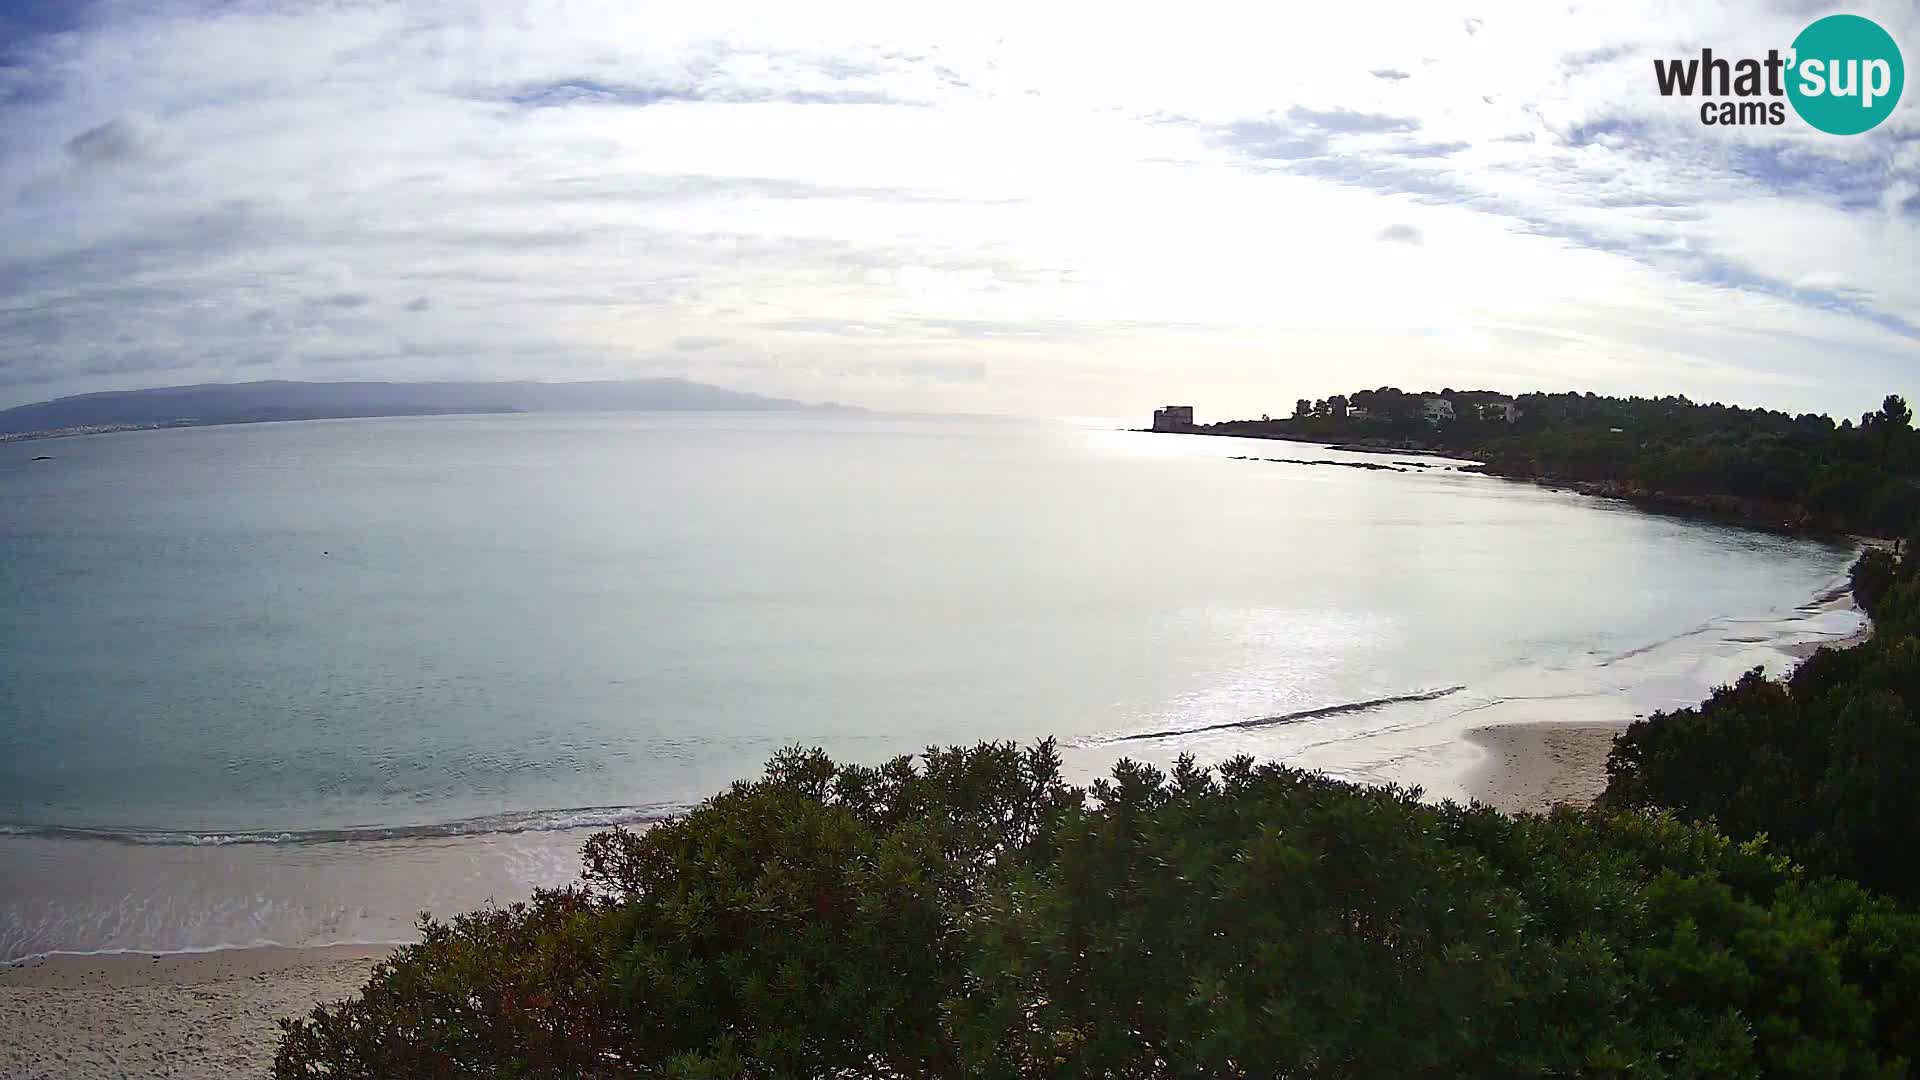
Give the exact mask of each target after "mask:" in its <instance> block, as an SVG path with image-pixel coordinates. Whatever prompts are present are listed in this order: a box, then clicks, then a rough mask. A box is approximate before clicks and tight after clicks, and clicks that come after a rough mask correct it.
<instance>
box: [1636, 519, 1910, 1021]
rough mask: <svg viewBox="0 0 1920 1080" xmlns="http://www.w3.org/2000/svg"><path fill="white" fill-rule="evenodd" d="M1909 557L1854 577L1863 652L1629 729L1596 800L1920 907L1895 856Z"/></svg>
mask: <svg viewBox="0 0 1920 1080" xmlns="http://www.w3.org/2000/svg"><path fill="white" fill-rule="evenodd" d="M1915 550H1916V549H1915V548H1914V547H1913V546H1912V545H1908V555H1907V556H1906V557H1905V558H1904V559H1897V560H1896V559H1895V558H1894V556H1892V555H1890V554H1889V553H1887V552H1884V551H1869V552H1868V553H1866V554H1865V555H1864V556H1863V557H1862V558H1861V559H1860V561H1859V563H1858V564H1856V565H1855V567H1854V570H1853V587H1854V592H1855V596H1856V598H1857V599H1858V600H1859V601H1860V604H1861V606H1862V607H1864V608H1866V609H1867V611H1868V612H1869V613H1871V614H1872V616H1873V624H1874V637H1873V639H1872V640H1871V641H1869V642H1867V643H1866V644H1864V645H1861V646H1858V647H1856V648H1852V649H1845V650H1836V649H1825V650H1822V651H1820V652H1819V653H1816V654H1815V655H1814V656H1813V657H1812V658H1811V659H1809V660H1808V661H1807V662H1806V663H1804V664H1802V665H1801V666H1800V667H1799V669H1798V670H1796V671H1795V672H1794V673H1793V676H1792V678H1790V679H1788V680H1787V681H1786V682H1784V683H1776V682H1770V681H1768V680H1767V679H1764V678H1762V677H1761V675H1760V673H1759V672H1758V671H1755V672H1751V673H1749V674H1748V675H1747V676H1746V677H1745V678H1742V679H1741V680H1740V681H1739V682H1738V683H1737V684H1735V685H1734V686H1731V687H1725V688H1722V689H1721V690H1719V691H1717V692H1716V693H1715V694H1714V695H1713V697H1712V698H1710V699H1708V700H1707V701H1706V702H1704V703H1702V704H1701V705H1699V706H1698V707H1696V708H1692V709H1682V710H1679V711H1677V712H1673V713H1665V714H1656V715H1654V716H1651V717H1649V718H1647V719H1646V720H1642V721H1639V722H1637V723H1635V724H1634V725H1633V726H1632V727H1631V728H1629V729H1628V730H1627V731H1626V733H1625V734H1624V735H1622V736H1621V737H1620V738H1619V739H1618V740H1617V741H1616V742H1615V745H1614V751H1613V756H1612V758H1611V759H1610V761H1609V762H1608V765H1607V774H1608V784H1607V790H1606V793H1605V795H1604V796H1603V797H1602V800H1603V802H1604V803H1605V804H1606V805H1608V806H1612V807H1616V808H1621V809H1632V808H1642V807H1656V806H1657V807H1665V808H1669V809H1671V810H1673V811H1674V812H1676V813H1678V814H1680V815H1682V816H1685V817H1688V818H1692V819H1695V820H1699V821H1705V822H1711V823H1713V824H1714V825H1715V826H1717V827H1718V828H1720V829H1723V830H1725V831H1726V832H1727V833H1728V834H1729V835H1730V836H1732V837H1734V838H1735V839H1745V838H1748V837H1759V836H1765V837H1767V838H1768V839H1769V840H1770V841H1771V842H1772V843H1774V844H1775V845H1778V846H1779V847H1780V848H1781V849H1783V850H1784V851H1786V852H1789V853H1791V854H1792V856H1793V857H1794V858H1795V859H1797V860H1799V861H1801V862H1802V863H1804V864H1805V865H1806V866H1807V867H1808V868H1809V869H1810V870H1813V871H1817V872H1820V873H1828V874H1838V875H1844V876H1846V877H1850V878H1853V879H1855V880H1857V881H1859V882H1861V883H1862V884H1864V885H1866V886H1868V887H1870V888H1873V889H1877V890H1880V891H1883V892H1886V893H1888V894H1890V895H1892V896H1894V897H1896V898H1898V899H1900V900H1902V901H1903V902H1905V903H1908V904H1916V903H1920V862H1915V861H1914V860H1913V859H1912V858H1911V857H1910V855H1909V854H1908V852H1907V851H1906V850H1905V845H1906V844H1908V843H1910V842H1912V840H1913V838H1915V837H1916V836H1920V722H1916V721H1915V720H1914V708H1915V706H1916V705H1920V636H1916V634H1920V560H1917V559H1916V557H1915V554H1914V552H1915ZM1907 962H1908V963H1911V964H1914V965H1916V966H1920V956H1915V957H1910V958H1909V959H1908V961H1907ZM1916 1001H1920V999H1916Z"/></svg>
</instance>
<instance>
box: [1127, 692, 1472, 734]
mask: <svg viewBox="0 0 1920 1080" xmlns="http://www.w3.org/2000/svg"><path fill="white" fill-rule="evenodd" d="M1465 689H1466V687H1464V686H1448V687H1443V688H1442V689H1439V690H1423V691H1421V692H1419V693H1417V694H1397V695H1395V696H1393V697H1383V698H1369V699H1368V700H1366V701H1348V702H1343V703H1341V704H1339V705H1322V706H1321V707H1319V708H1317V709H1302V710H1300V711H1299V712H1290V713H1281V714H1280V715H1278V716H1256V717H1254V718H1253V719H1251V720H1228V721H1225V722H1222V723H1218V724H1202V725H1200V726H1198V727H1190V728H1169V729H1167V730H1166V731H1142V732H1136V733H1134V734H1132V735H1116V736H1113V737H1112V738H1109V739H1106V740H1104V741H1105V742H1108V743H1122V742H1138V741H1140V740H1143V739H1171V738H1175V737H1178V736H1181V735H1199V734H1203V733H1205V732H1209V731H1230V730H1234V729H1239V728H1262V727H1273V726H1275V725H1278V724H1297V723H1299V722H1300V721H1302V720H1318V719H1319V718H1321V717H1323V716H1339V715H1341V714H1343V713H1356V712H1365V711H1367V710H1368V709H1378V708H1383V707H1385V706H1388V705H1400V704H1403V703H1405V702H1410V701H1434V700H1436V699H1439V698H1443V697H1446V696H1447V695H1449V694H1457V693H1459V692H1460V691H1462V690H1465Z"/></svg>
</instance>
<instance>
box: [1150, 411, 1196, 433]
mask: <svg viewBox="0 0 1920 1080" xmlns="http://www.w3.org/2000/svg"><path fill="white" fill-rule="evenodd" d="M1153 430H1155V431H1191V430H1193V406H1191V405H1168V406H1167V407H1166V408H1163V409H1155V410H1153Z"/></svg>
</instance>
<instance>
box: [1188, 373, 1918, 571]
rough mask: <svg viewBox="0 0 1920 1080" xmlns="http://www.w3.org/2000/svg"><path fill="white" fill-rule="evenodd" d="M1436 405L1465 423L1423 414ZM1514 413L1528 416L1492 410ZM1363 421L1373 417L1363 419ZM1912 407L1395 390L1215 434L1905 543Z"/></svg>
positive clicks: (1911, 504)
mask: <svg viewBox="0 0 1920 1080" xmlns="http://www.w3.org/2000/svg"><path fill="white" fill-rule="evenodd" d="M1429 397H1444V398H1447V399H1448V400H1449V401H1451V402H1453V404H1454V408H1453V418H1452V419H1451V420H1443V421H1440V422H1438V423H1434V422H1432V421H1430V420H1428V419H1427V418H1426V417H1424V416H1423V414H1422V404H1423V402H1424V401H1425V400H1426V399H1427V398H1429ZM1509 400H1510V401H1511V402H1512V403H1513V405H1514V406H1515V408H1516V410H1517V416H1516V417H1515V419H1513V420H1512V421H1511V422H1509V421H1508V419H1507V418H1506V416H1505V414H1504V412H1495V411H1493V410H1490V409H1488V408H1487V406H1490V405H1492V404H1494V403H1496V402H1505V401H1509ZM1362 412H1363V413H1364V414H1365V415H1364V417H1363V416H1361V415H1359V414H1360V413H1362ZM1912 422H1913V411H1912V409H1911V408H1910V407H1909V406H1908V404H1907V402H1906V400H1905V399H1904V398H1901V397H1900V396H1898V395H1889V396H1888V397H1887V398H1886V400H1885V401H1884V402H1883V403H1882V404H1881V407H1880V408H1879V409H1877V410H1874V411H1872V412H1868V413H1865V414H1863V415H1862V416H1861V417H1860V419H1859V421H1858V422H1857V423H1856V422H1855V421H1853V420H1851V419H1847V420H1841V421H1840V422H1838V423H1836V422H1835V421H1834V420H1833V419H1832V418H1831V417H1827V416H1823V415H1817V414H1813V413H1801V414H1798V415H1793V414H1789V413H1785V412H1779V411H1775V410H1770V409H1745V408H1741V407H1739V406H1733V405H1722V404H1719V403H1712V404H1701V403H1698V402H1694V401H1691V400H1689V399H1687V398H1686V397H1684V396H1672V397H1660V398H1639V397H1629V398H1618V397H1604V396H1600V395H1596V394H1592V393H1586V394H1579V393H1564V394H1544V393H1537V394H1522V395H1520V396H1518V397H1515V398H1511V399H1509V398H1506V397H1505V396H1504V395H1501V394H1499V393H1497V392H1494V391H1487V390H1474V391H1455V390H1452V389H1443V390H1440V391H1437V392H1435V393H1433V394H1426V393H1406V392H1403V391H1401V390H1398V389H1396V388H1394V387H1381V388H1379V389H1377V390H1364V391H1359V392H1357V393H1354V394H1352V395H1338V394H1336V395H1334V396H1332V397H1330V398H1327V399H1323V400H1320V401H1307V400H1305V399H1302V400H1301V401H1300V402H1297V403H1296V406H1295V413H1294V415H1293V416H1292V417H1288V418H1284V419H1278V420H1275V419H1270V418H1269V419H1262V420H1252V421H1226V422H1223V423H1219V424H1213V425H1208V426H1207V427H1206V428H1205V430H1206V431H1208V432H1211V433H1215V434H1223V435H1249V436H1255V437H1268V438H1292V439H1306V440H1312V441H1325V442H1365V441H1374V442H1379V443H1382V444H1384V445H1398V446H1410V447H1419V448H1426V449H1433V450H1438V451H1442V452H1447V453H1452V454H1456V455H1459V456H1462V457H1468V458H1472V459H1474V460H1477V461H1480V462H1483V463H1484V465H1483V471H1486V472H1489V473H1492V474H1494V475H1498V476H1508V477H1514V478H1518V479H1531V480H1544V481H1549V482H1557V483H1566V484H1577V485H1581V486H1583V487H1586V488H1587V489H1589V490H1594V491H1597V492H1600V493H1603V494H1612V495H1620V496H1623V497H1627V498H1633V499H1639V500H1642V501H1646V502H1651V503H1656V504H1664V505H1667V506H1670V507H1673V508H1677V509H1695V510H1699V511H1703V512H1709V513H1716V514H1721V515H1725V516H1730V517H1735V518H1740V519H1743V520H1746V521H1749V522H1752V523H1754V524H1766V525H1780V526H1788V527H1794V528H1805V529H1820V530H1829V531H1840V532H1851V533H1862V534H1869V535H1875V536H1886V537H1899V536H1904V535H1905V531H1906V528H1907V526H1908V523H1909V522H1911V521H1912V520H1913V519H1914V517H1915V514H1916V512H1917V511H1920V489H1917V487H1916V481H1917V479H1920V439H1917V438H1916V437H1915V433H1914V430H1913V423H1912Z"/></svg>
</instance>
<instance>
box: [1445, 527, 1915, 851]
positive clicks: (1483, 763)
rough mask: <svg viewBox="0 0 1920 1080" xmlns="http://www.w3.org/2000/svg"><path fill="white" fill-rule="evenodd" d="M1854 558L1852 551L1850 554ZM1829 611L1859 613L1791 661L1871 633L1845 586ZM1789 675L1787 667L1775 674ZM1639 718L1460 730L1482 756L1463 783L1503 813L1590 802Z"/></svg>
mask: <svg viewBox="0 0 1920 1080" xmlns="http://www.w3.org/2000/svg"><path fill="white" fill-rule="evenodd" d="M1853 539H1854V540H1855V542H1856V543H1857V544H1859V546H1860V549H1861V550H1862V551H1865V550H1866V549H1868V548H1871V547H1877V546H1880V544H1882V543H1883V542H1882V541H1878V540H1875V539H1872V538H1868V537H1854V538H1853ZM1856 557H1857V556H1856ZM1818 606H1819V607H1821V608H1823V609H1826V610H1831V611H1854V612H1860V614H1861V615H1862V617H1863V619H1864V621H1863V622H1862V624H1861V626H1860V628H1859V629H1857V630H1855V631H1854V632H1853V633H1851V634H1847V635H1845V636H1843V637H1837V638H1827V639H1815V640H1810V641H1802V642H1797V643H1794V644H1791V645H1784V646H1781V647H1780V651H1781V652H1782V653H1783V654H1785V655H1786V656H1788V657H1791V658H1792V660H1793V661H1794V664H1793V667H1798V666H1799V663H1800V662H1801V661H1804V660H1806V659H1807V658H1808V657H1810V656H1812V655H1813V654H1814V653H1816V652H1818V651H1820V650H1821V649H1851V648H1853V647H1855V646H1857V645H1862V644H1865V643H1866V642H1867V641H1868V640H1870V639H1871V638H1872V637H1873V622H1872V620H1871V619H1865V618H1864V617H1865V614H1866V613H1865V612H1862V611H1860V606H1859V604H1858V603H1856V602H1855V601H1854V599H1853V594H1852V592H1851V591H1849V590H1842V591H1839V592H1837V593H1835V594H1834V595H1831V596H1828V597H1825V598H1824V599H1823V601H1822V602H1821V603H1820V604H1819V605H1818ZM1791 673H1792V668H1791V667H1790V668H1788V670H1787V671H1786V672H1784V673H1782V674H1781V676H1780V677H1781V678H1785V677H1787V675H1790V674H1791ZM1638 719H1641V717H1640V716H1633V717H1630V718H1626V719H1605V720H1594V719H1581V720H1536V719H1527V720H1512V721H1505V722H1501V723H1496V724H1487V725H1483V726H1480V727H1476V728H1472V729H1470V730H1468V731H1467V732H1466V736H1465V738H1466V741H1467V742H1469V743H1471V744H1472V745H1474V746H1475V747H1478V748H1479V750H1480V751H1481V754H1482V757H1481V760H1480V762H1479V763H1478V764H1477V765H1474V766H1473V767H1472V768H1470V769H1468V770H1467V772H1466V774H1465V776H1464V777H1463V778H1462V779H1463V786H1464V787H1465V789H1466V791H1467V793H1468V795H1469V796H1470V797H1471V798H1473V799H1474V800H1476V801H1478V802H1482V803H1485V804H1486V805H1488V806H1491V807H1493V808H1494V809H1496V810H1499V811H1501V812H1503V813H1507V814H1522V813H1531V814H1544V813H1547V812H1549V811H1551V810H1552V809H1553V808H1554V807H1555V806H1558V805H1562V804H1566V805H1570V806H1575V807H1584V806H1587V805H1590V804H1591V803H1592V802H1593V800H1594V799H1596V798H1598V797H1599V795H1600V793H1601V792H1602V791H1604V790H1606V786H1607V757H1608V755H1609V754H1610V753H1611V752H1612V749H1613V740H1614V737H1615V736H1617V735H1619V734H1620V733H1621V732H1623V731H1625V730H1627V728H1629V727H1631V726H1632V725H1633V723H1634V722H1635V721H1636V720H1638Z"/></svg>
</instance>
